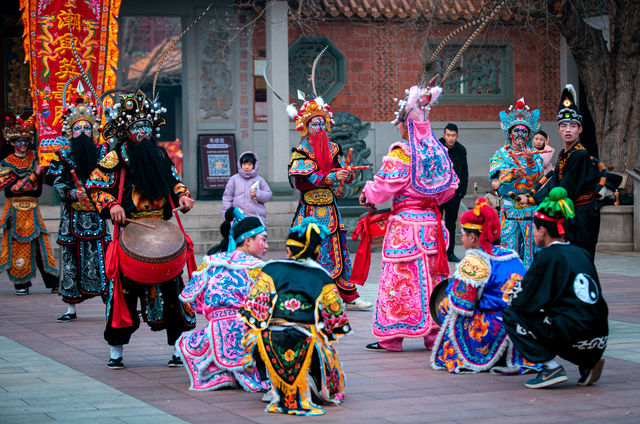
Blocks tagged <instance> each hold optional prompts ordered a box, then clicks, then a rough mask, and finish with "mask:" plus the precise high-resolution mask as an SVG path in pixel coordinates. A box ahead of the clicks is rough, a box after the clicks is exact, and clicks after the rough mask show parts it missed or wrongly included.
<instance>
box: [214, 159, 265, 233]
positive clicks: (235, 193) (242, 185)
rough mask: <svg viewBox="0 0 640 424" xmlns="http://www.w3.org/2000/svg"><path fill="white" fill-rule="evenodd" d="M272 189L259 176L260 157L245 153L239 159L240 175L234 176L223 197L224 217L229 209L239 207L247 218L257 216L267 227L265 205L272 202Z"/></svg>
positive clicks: (228, 183)
mask: <svg viewBox="0 0 640 424" xmlns="http://www.w3.org/2000/svg"><path fill="white" fill-rule="evenodd" d="M271 196H272V193H271V189H270V188H269V185H268V184H267V182H266V181H265V180H264V178H262V177H261V176H260V175H258V155H256V154H255V153H253V152H249V151H247V152H244V153H242V154H241V155H240V158H239V159H238V173H237V174H235V175H232V176H231V178H230V179H229V181H228V182H227V186H226V187H225V189H224V194H223V195H222V216H223V217H224V213H225V212H226V210H227V209H229V208H231V207H234V206H237V207H239V208H240V209H242V211H243V212H244V214H245V216H257V217H258V218H260V219H261V220H262V222H263V223H264V225H267V209H266V208H265V206H264V204H265V203H267V202H268V201H269V200H271Z"/></svg>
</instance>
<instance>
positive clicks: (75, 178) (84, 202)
mask: <svg viewBox="0 0 640 424" xmlns="http://www.w3.org/2000/svg"><path fill="white" fill-rule="evenodd" d="M71 177H72V178H73V182H74V183H75V184H76V189H77V190H78V191H81V192H83V193H86V191H85V190H84V187H82V184H80V180H79V179H78V176H77V175H76V171H74V170H73V169H72V170H71ZM79 202H80V203H82V205H83V206H84V207H85V208H86V209H89V210H91V209H93V204H91V202H90V201H89V199H84V200H79Z"/></svg>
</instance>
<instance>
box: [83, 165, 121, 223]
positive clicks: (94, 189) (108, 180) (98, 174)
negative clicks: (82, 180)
mask: <svg viewBox="0 0 640 424" xmlns="http://www.w3.org/2000/svg"><path fill="white" fill-rule="evenodd" d="M115 180H116V173H115V172H110V173H105V172H103V171H102V170H101V169H100V168H97V169H95V170H94V171H93V172H92V173H91V176H90V177H89V181H87V184H86V187H87V190H89V193H90V194H91V200H93V203H94V204H95V205H96V209H98V213H99V214H100V215H102V216H103V217H104V213H106V212H104V213H103V212H102V211H103V210H104V211H109V209H110V208H111V206H113V205H117V204H118V199H116V197H115V196H113V195H112V194H110V193H109V192H108V191H106V189H107V188H109V187H114V186H115V185H116V181H115ZM102 187H104V188H102Z"/></svg>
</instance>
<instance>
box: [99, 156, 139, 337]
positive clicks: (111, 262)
mask: <svg viewBox="0 0 640 424" xmlns="http://www.w3.org/2000/svg"><path fill="white" fill-rule="evenodd" d="M124 172H125V169H124V166H123V167H122V168H120V180H119V181H118V204H120V205H121V204H122V192H123V190H124V177H125V175H124ZM119 245H120V225H118V223H115V224H114V229H113V241H112V242H111V243H109V247H108V248H107V255H106V258H105V269H106V274H107V278H109V279H111V280H113V314H112V316H111V327H113V328H125V327H131V326H132V325H133V321H132V320H131V315H130V314H129V310H128V309H127V304H126V303H125V301H124V296H123V295H122V282H121V281H120V258H119V256H118V247H119Z"/></svg>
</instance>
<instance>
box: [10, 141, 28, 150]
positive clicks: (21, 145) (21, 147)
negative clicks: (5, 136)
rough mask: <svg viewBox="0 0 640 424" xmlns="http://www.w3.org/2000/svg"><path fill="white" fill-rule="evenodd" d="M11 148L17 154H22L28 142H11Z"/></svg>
mask: <svg viewBox="0 0 640 424" xmlns="http://www.w3.org/2000/svg"><path fill="white" fill-rule="evenodd" d="M12 144H13V147H14V149H15V150H16V151H17V152H20V153H24V152H26V151H27V149H28V147H29V140H28V139H26V138H19V139H17V140H15V141H13V143H12Z"/></svg>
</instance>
